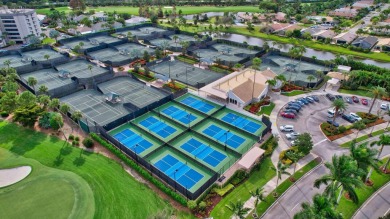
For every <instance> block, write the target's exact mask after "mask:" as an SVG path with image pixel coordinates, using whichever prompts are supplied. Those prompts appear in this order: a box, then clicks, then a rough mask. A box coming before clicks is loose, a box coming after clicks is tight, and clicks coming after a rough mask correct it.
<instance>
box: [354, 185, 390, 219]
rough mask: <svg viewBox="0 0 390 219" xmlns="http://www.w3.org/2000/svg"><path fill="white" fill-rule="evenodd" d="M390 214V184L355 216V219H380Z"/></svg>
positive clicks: (369, 200) (368, 201)
mask: <svg viewBox="0 0 390 219" xmlns="http://www.w3.org/2000/svg"><path fill="white" fill-rule="evenodd" d="M389 212H390V183H387V185H386V186H384V187H382V189H380V190H379V191H378V192H377V193H375V194H374V195H373V196H372V197H371V198H370V199H368V200H367V201H366V202H365V203H364V204H363V206H362V208H361V209H360V210H359V211H358V212H357V213H356V214H355V216H354V217H353V218H354V219H370V218H379V217H383V216H384V215H386V214H388V213H389Z"/></svg>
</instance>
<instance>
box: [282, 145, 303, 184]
mask: <svg viewBox="0 0 390 219" xmlns="http://www.w3.org/2000/svg"><path fill="white" fill-rule="evenodd" d="M286 156H287V157H288V159H290V160H291V161H292V162H293V163H294V171H293V174H292V175H294V174H295V171H296V170H297V164H298V161H299V159H301V158H302V157H303V156H305V155H304V154H303V153H302V152H295V151H294V150H290V151H288V152H286ZM290 179H292V176H291V177H290Z"/></svg>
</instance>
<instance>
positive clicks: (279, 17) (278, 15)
mask: <svg viewBox="0 0 390 219" xmlns="http://www.w3.org/2000/svg"><path fill="white" fill-rule="evenodd" d="M275 20H276V21H279V22H283V21H286V14H285V13H283V12H278V13H276V14H275Z"/></svg>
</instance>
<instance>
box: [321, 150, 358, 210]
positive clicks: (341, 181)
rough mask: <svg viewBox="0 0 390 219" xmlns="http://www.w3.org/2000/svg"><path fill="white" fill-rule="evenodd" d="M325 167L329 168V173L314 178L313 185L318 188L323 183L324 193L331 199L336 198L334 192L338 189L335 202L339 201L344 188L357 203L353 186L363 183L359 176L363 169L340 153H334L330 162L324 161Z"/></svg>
mask: <svg viewBox="0 0 390 219" xmlns="http://www.w3.org/2000/svg"><path fill="white" fill-rule="evenodd" d="M325 167H326V168H328V169H329V171H330V173H328V174H325V175H323V176H321V177H320V178H319V179H316V180H315V181H314V186H315V187H316V188H319V187H320V186H321V185H322V184H325V185H326V186H327V187H326V188H325V194H326V195H327V196H328V197H329V198H332V199H334V198H336V192H337V191H338V190H339V194H338V196H337V200H336V203H339V202H340V199H341V195H342V194H343V191H344V190H345V191H347V192H348V194H349V197H350V198H351V200H352V201H353V202H354V203H358V201H359V200H358V196H357V194H356V191H355V188H359V187H361V186H362V185H363V182H362V181H361V180H360V179H359V178H360V177H361V176H363V175H364V171H363V170H361V169H359V168H358V167H357V164H356V162H355V161H353V160H352V158H351V157H349V156H347V155H341V156H340V157H337V156H335V155H334V156H333V157H332V162H331V163H329V162H327V163H325Z"/></svg>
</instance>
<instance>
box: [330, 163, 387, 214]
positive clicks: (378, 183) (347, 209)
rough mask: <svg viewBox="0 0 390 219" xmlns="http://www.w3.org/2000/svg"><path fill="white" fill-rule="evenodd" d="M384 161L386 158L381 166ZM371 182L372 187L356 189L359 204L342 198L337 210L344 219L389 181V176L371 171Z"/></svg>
mask: <svg viewBox="0 0 390 219" xmlns="http://www.w3.org/2000/svg"><path fill="white" fill-rule="evenodd" d="M385 160H387V158H386V159H383V160H382V164H383V163H384V162H385ZM371 180H372V181H373V182H374V185H373V186H364V187H362V188H359V189H356V193H357V196H358V198H359V202H358V203H357V204H354V203H353V202H352V201H351V200H348V199H346V198H345V196H342V198H341V200H340V203H339V205H338V206H337V210H339V211H340V213H342V214H343V217H344V218H352V216H353V214H354V213H355V212H356V211H357V210H358V208H359V207H360V206H361V205H362V204H363V203H364V202H365V201H366V200H367V199H368V198H370V197H371V195H372V194H374V193H375V192H376V191H378V190H379V189H380V188H381V187H382V186H383V185H385V184H386V183H387V182H389V181H390V175H388V174H387V175H386V174H383V173H382V174H379V173H377V172H375V171H373V173H372V175H371Z"/></svg>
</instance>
